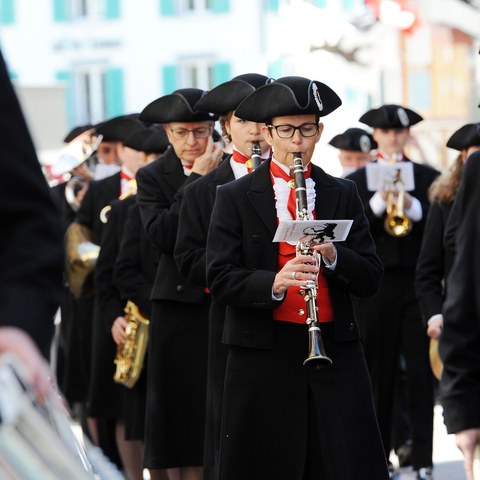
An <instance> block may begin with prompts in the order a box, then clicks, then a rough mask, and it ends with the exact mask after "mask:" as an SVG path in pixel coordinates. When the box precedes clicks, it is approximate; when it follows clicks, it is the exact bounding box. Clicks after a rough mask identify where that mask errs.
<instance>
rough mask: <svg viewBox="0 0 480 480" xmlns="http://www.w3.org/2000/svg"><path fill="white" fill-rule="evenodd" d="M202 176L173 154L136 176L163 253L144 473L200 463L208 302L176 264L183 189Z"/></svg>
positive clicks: (146, 218)
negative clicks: (187, 170) (189, 171)
mask: <svg viewBox="0 0 480 480" xmlns="http://www.w3.org/2000/svg"><path fill="white" fill-rule="evenodd" d="M198 178H199V175H196V174H191V175H190V176H189V177H187V176H185V174H184V172H183V167H182V165H181V162H180V159H179V158H178V157H177V156H176V154H175V152H174V150H173V149H172V148H170V149H169V150H167V152H166V153H165V154H164V155H163V156H161V157H160V158H158V159H157V160H155V161H154V162H153V163H151V164H150V165H147V166H145V167H143V168H141V169H140V170H139V171H138V173H137V183H138V193H137V202H138V205H139V208H140V215H141V218H142V225H143V226H144V228H145V230H146V232H147V236H148V238H149V239H150V240H151V242H152V244H153V245H154V246H155V247H156V249H157V250H158V253H159V261H158V267H157V272H156V277H155V282H154V285H153V289H152V296H151V299H152V302H153V306H152V318H151V321H150V338H149V353H148V378H147V411H146V418H148V419H149V421H148V422H147V424H146V425H145V457H144V458H145V466H146V467H147V468H167V467H183V466H196V465H202V462H203V439H204V430H205V397H206V373H207V335H208V324H207V316H208V308H209V305H210V299H209V296H208V295H207V294H206V293H205V290H204V288H202V287H201V286H197V285H193V284H191V283H189V282H188V281H187V280H186V279H185V278H184V277H183V276H182V275H181V274H180V272H179V271H178V268H177V266H176V264H175V260H174V258H173V252H174V248H175V242H176V238H177V227H178V215H179V210H180V204H181V191H182V189H183V188H184V187H185V186H186V185H188V184H189V183H191V182H194V181H195V180H197V179H198ZM177 194H178V196H177Z"/></svg>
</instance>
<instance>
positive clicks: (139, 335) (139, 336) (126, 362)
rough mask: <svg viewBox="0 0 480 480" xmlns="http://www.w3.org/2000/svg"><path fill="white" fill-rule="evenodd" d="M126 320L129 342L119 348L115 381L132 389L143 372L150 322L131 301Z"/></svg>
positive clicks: (126, 307) (128, 304)
mask: <svg viewBox="0 0 480 480" xmlns="http://www.w3.org/2000/svg"><path fill="white" fill-rule="evenodd" d="M125 319H126V320H127V322H128V324H127V330H126V333H127V340H126V341H125V343H124V344H123V345H118V347H117V354H116V355H115V360H114V364H115V365H116V369H115V374H114V375H113V379H114V381H115V382H116V383H121V384H122V385H125V386H126V387H128V388H132V387H133V386H134V385H135V383H137V380H138V379H139V377H140V373H141V372H142V367H143V362H144V359H145V353H146V351H147V344H148V329H149V325H150V321H149V320H148V318H145V317H144V316H143V315H142V314H141V313H140V311H139V309H138V307H137V306H136V305H135V304H134V303H133V302H132V301H131V300H129V301H128V302H127V305H126V306H125Z"/></svg>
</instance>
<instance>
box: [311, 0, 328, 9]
mask: <svg viewBox="0 0 480 480" xmlns="http://www.w3.org/2000/svg"><path fill="white" fill-rule="evenodd" d="M326 3H327V1H326V0H314V2H313V4H314V5H315V6H316V7H320V8H325V6H326Z"/></svg>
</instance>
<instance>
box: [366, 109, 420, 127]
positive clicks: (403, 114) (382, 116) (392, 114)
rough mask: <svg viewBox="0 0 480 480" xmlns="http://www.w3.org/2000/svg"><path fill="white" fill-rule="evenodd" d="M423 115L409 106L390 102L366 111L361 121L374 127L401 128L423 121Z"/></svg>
mask: <svg viewBox="0 0 480 480" xmlns="http://www.w3.org/2000/svg"><path fill="white" fill-rule="evenodd" d="M422 120H423V117H422V116H421V115H419V114H418V113H416V112H414V111H413V110H410V109H409V108H405V107H402V106H400V105H395V104H390V105H382V106H381V107H378V108H373V109H372V110H369V111H368V112H366V113H364V114H363V115H362V116H361V117H360V118H359V121H360V122H362V123H365V124H366V125H368V126H370V127H372V128H384V129H390V128H394V129H401V128H408V127H411V126H412V125H415V124H416V123H418V122H421V121H422Z"/></svg>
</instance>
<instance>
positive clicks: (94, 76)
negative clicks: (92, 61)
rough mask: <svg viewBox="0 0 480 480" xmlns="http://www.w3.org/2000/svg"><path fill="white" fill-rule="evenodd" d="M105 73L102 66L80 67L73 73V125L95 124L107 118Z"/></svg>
mask: <svg viewBox="0 0 480 480" xmlns="http://www.w3.org/2000/svg"><path fill="white" fill-rule="evenodd" d="M105 82H106V72H105V68H103V67H102V66H80V67H77V68H75V70H74V72H73V84H72V87H73V98H74V102H75V103H74V112H75V113H74V117H75V123H76V124H78V125H80V124H85V123H97V122H100V121H102V120H104V119H105V118H106V117H107V111H106V101H105Z"/></svg>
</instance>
